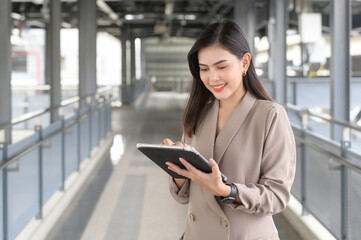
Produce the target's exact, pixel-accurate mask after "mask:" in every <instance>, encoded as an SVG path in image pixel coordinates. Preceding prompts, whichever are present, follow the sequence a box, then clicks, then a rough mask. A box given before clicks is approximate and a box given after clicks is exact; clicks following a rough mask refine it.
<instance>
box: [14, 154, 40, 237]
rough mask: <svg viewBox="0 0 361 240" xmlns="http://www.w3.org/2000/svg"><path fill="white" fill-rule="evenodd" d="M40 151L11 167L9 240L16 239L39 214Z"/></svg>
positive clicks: (23, 158)
mask: <svg viewBox="0 0 361 240" xmlns="http://www.w3.org/2000/svg"><path fill="white" fill-rule="evenodd" d="M38 158H39V151H38V149H35V150H33V151H31V152H30V153H28V154H27V155H26V156H24V157H22V158H21V159H20V160H19V167H18V170H16V163H14V164H12V165H11V166H9V167H10V168H11V169H13V171H8V204H9V206H8V214H9V239H14V238H15V237H16V236H17V235H18V234H19V233H20V231H21V230H22V229H23V228H24V227H25V226H26V224H28V222H29V221H30V220H31V219H32V218H33V217H34V216H35V215H36V214H38V213H39V164H38Z"/></svg>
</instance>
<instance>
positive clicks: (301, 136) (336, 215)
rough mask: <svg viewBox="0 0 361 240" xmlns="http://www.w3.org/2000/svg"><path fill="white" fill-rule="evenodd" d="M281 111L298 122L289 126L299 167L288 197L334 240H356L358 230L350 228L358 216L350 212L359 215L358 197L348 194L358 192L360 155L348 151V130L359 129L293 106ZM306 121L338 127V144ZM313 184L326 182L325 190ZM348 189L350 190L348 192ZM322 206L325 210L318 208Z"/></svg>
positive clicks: (359, 234) (353, 227)
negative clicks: (321, 134)
mask: <svg viewBox="0 0 361 240" xmlns="http://www.w3.org/2000/svg"><path fill="white" fill-rule="evenodd" d="M285 108H286V109H287V110H288V111H289V112H294V113H296V114H297V115H298V116H299V117H300V118H301V121H300V122H301V124H300V126H297V125H295V124H292V122H291V124H292V128H293V130H294V133H295V138H296V143H297V154H298V167H299V170H298V171H297V173H296V179H295V184H294V186H295V187H294V188H293V189H292V193H293V194H294V195H295V197H296V198H297V199H298V200H299V201H300V203H301V204H302V207H303V214H308V213H312V215H313V216H314V217H315V218H316V219H318V220H319V221H320V222H321V223H322V224H323V225H324V226H325V228H327V229H328V230H329V231H330V232H331V234H332V235H334V237H335V238H337V239H345V240H346V239H347V240H353V239H355V240H356V239H359V237H360V236H361V230H360V229H359V227H357V226H355V225H353V224H354V223H360V222H361V216H360V215H359V214H354V213H353V212H360V211H361V205H360V204H355V202H358V203H360V202H361V195H358V194H353V193H352V192H355V191H356V192H357V191H358V192H361V155H360V154H359V153H357V152H355V151H352V150H351V149H350V147H351V142H350V130H354V131H357V132H361V127H360V126H357V125H354V124H350V123H346V122H343V121H338V120H335V119H332V118H328V117H324V116H320V115H318V114H315V113H311V112H310V111H308V110H307V109H300V108H297V107H296V106H293V105H288V106H285ZM309 117H312V118H318V119H320V120H322V121H323V122H326V123H328V124H330V125H332V124H333V125H338V126H340V127H342V129H343V135H342V139H341V141H340V142H335V141H333V140H332V139H326V138H325V137H323V136H320V135H318V134H316V133H313V132H312V131H310V130H309V127H308V126H309ZM324 159H325V160H328V162H326V161H323V160H324ZM311 165H312V167H310V166H311ZM324 179H325V180H324ZM317 181H319V182H322V181H324V182H325V183H326V182H328V185H329V186H326V185H327V184H323V185H322V183H321V184H320V183H317ZM320 186H321V187H320ZM350 187H352V188H353V189H354V190H353V191H349V190H350ZM335 196H336V197H337V198H336V199H334V197H335ZM322 204H323V205H325V206H327V205H329V206H327V207H322ZM315 206H318V208H317V207H315ZM320 208H321V209H320Z"/></svg>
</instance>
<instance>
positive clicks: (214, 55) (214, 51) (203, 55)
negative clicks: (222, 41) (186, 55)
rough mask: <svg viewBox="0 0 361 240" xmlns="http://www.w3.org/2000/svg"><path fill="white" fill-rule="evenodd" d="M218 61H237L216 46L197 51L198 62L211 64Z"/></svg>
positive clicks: (220, 47) (230, 54)
mask: <svg viewBox="0 0 361 240" xmlns="http://www.w3.org/2000/svg"><path fill="white" fill-rule="evenodd" d="M220 60H228V61H232V60H237V57H236V56H235V55H233V54H232V53H230V52H229V51H227V50H226V49H224V48H223V47H222V46H220V45H218V44H213V45H211V46H208V47H205V48H202V49H200V50H199V51H198V62H199V63H203V64H213V63H215V62H217V61H220Z"/></svg>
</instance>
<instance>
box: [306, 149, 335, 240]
mask: <svg viewBox="0 0 361 240" xmlns="http://www.w3.org/2000/svg"><path fill="white" fill-rule="evenodd" d="M306 159H307V160H306V179H307V188H306V200H307V207H308V210H309V211H310V212H311V213H312V214H313V215H314V216H315V217H316V218H317V219H318V220H319V221H320V222H322V224H323V225H324V226H325V227H326V228H327V229H328V230H329V231H330V232H331V233H333V234H334V235H335V236H336V237H337V238H339V239H340V238H341V221H340V219H341V215H340V213H341V202H340V200H341V197H340V196H341V186H340V185H341V172H340V170H331V169H330V168H329V162H328V161H329V159H328V157H326V156H324V155H323V154H321V153H319V152H317V151H315V150H313V149H311V148H307V149H306ZM333 165H335V164H333Z"/></svg>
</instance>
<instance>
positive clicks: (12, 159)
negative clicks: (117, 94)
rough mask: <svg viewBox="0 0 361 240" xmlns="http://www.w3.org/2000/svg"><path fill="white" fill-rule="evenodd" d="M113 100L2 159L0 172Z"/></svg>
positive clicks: (103, 103)
mask: <svg viewBox="0 0 361 240" xmlns="http://www.w3.org/2000/svg"><path fill="white" fill-rule="evenodd" d="M113 100H114V99H113V98H109V99H108V100H107V101H106V102H102V103H99V104H98V105H97V106H96V107H95V108H89V109H88V110H87V111H86V112H84V113H83V114H81V115H78V116H77V118H75V119H74V120H72V121H70V122H69V123H67V124H66V125H64V126H63V127H62V128H60V129H58V130H56V131H54V132H53V133H51V134H49V135H47V136H46V137H44V138H42V139H41V140H38V141H37V142H36V143H34V144H32V145H31V146H28V147H26V148H25V149H24V150H22V151H19V152H17V153H16V154H15V155H14V156H12V157H10V158H8V159H3V160H2V161H1V162H0V170H2V169H3V168H5V167H7V166H9V165H10V164H12V163H14V162H15V161H16V160H18V159H19V158H21V157H22V156H25V155H26V154H27V153H29V152H30V151H32V150H34V149H36V148H37V147H38V146H39V145H41V144H42V143H44V142H46V141H48V140H49V139H50V138H52V137H53V136H55V135H57V134H58V133H60V132H62V131H64V130H65V129H67V128H69V127H71V126H73V125H75V124H76V123H77V122H78V121H79V119H81V118H82V117H83V116H84V115H87V114H89V113H93V112H95V111H97V110H98V108H101V107H103V106H104V105H105V104H110V103H111V102H112V101H113Z"/></svg>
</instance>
